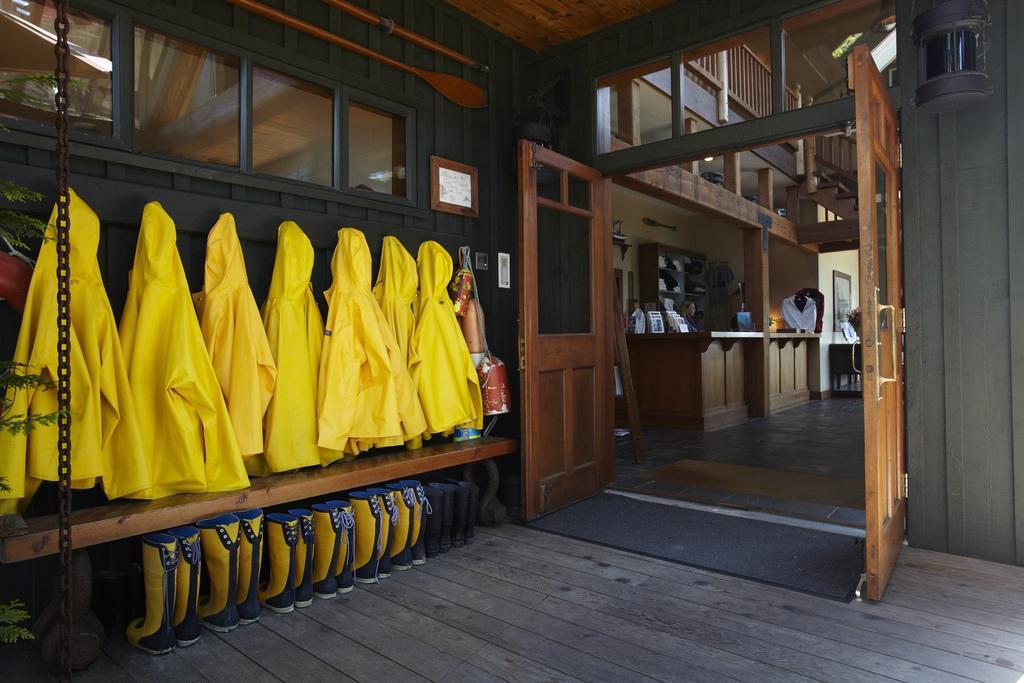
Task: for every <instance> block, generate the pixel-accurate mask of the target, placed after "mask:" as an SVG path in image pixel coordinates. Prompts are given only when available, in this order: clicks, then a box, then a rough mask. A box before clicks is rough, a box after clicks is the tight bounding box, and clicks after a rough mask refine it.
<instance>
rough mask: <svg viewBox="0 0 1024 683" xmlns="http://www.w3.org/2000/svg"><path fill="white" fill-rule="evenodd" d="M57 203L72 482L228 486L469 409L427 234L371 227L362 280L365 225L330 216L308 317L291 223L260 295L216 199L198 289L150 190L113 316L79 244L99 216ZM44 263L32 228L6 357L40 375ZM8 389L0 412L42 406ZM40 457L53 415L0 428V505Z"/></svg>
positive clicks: (434, 429) (22, 492)
mask: <svg viewBox="0 0 1024 683" xmlns="http://www.w3.org/2000/svg"><path fill="white" fill-rule="evenodd" d="M70 208H71V230H70V239H71V272H72V304H71V317H72V371H71V377H72V410H71V412H72V473H73V477H74V480H73V484H72V485H73V486H74V487H75V488H91V487H92V486H95V485H96V483H97V482H102V484H103V488H104V491H105V493H106V495H107V497H108V498H111V499H113V498H119V497H131V498H158V497H161V496H165V495H169V494H172V493H182V492H205V491H230V490H235V489H240V488H245V487H247V486H248V485H249V480H248V476H247V475H266V474H269V473H271V472H279V471H285V470H292V469H296V468H300V467H306V466H310V465H317V464H319V465H327V464H329V463H331V462H333V461H335V460H337V459H339V458H342V457H346V456H353V455H355V454H357V453H360V452H362V451H365V450H367V449H369V448H373V447H378V446H394V445H400V444H402V443H403V442H404V443H406V444H407V445H409V446H410V447H415V446H416V445H418V444H419V443H420V441H421V439H422V438H424V437H429V436H430V435H432V434H441V433H444V434H446V433H449V432H451V431H452V430H453V429H454V428H455V427H457V426H460V425H466V426H474V427H477V428H479V427H480V426H481V423H482V419H483V418H482V414H483V412H482V408H481V403H480V389H479V384H478V380H477V375H476V371H475V368H474V367H473V363H472V361H471V359H470V356H469V352H468V349H467V348H466V344H465V340H464V339H463V337H462V333H461V330H460V328H459V326H458V323H457V321H456V318H455V315H454V311H453V308H452V306H451V302H450V300H449V299H448V298H447V293H446V286H447V283H448V279H449V278H450V276H451V272H452V260H451V257H450V256H449V255H448V253H447V252H446V251H445V250H444V248H443V247H441V246H440V245H438V244H436V243H434V242H426V243H424V244H423V245H422V246H421V247H420V251H419V255H418V256H419V258H418V262H417V261H413V259H412V256H410V255H409V253H408V252H407V251H406V250H405V249H404V248H403V247H402V245H401V243H400V242H399V241H398V240H396V239H395V238H392V237H387V238H385V241H384V248H383V253H382V257H381V266H380V271H379V273H378V277H377V284H376V286H375V287H374V288H373V289H372V290H371V286H370V284H371V271H372V261H371V256H370V251H369V247H368V245H367V243H366V239H365V237H364V236H363V234H362V233H361V232H359V231H358V230H355V229H352V228H343V229H342V230H340V231H339V232H338V245H337V247H336V249H335V252H334V256H333V258H332V261H331V269H332V274H333V278H334V281H333V284H332V286H331V288H330V289H329V290H328V291H327V292H326V293H325V295H326V297H327V301H328V320H327V323H326V326H325V324H324V321H323V320H322V318H321V315H320V311H319V309H318V308H317V306H316V301H315V299H314V297H313V291H312V286H311V284H310V276H311V274H312V269H313V247H312V244H311V243H310V241H309V239H308V238H307V237H306V235H305V234H304V233H303V232H302V230H301V229H300V228H299V226H298V225H296V224H295V223H293V222H290V221H286V222H284V223H282V224H281V226H280V227H279V228H278V244H277V255H276V258H275V263H274V271H273V275H272V278H271V283H270V290H269V293H268V296H267V300H266V302H265V304H264V306H263V309H262V311H260V310H259V309H258V308H257V306H256V303H255V300H254V299H253V296H252V291H251V289H250V287H249V283H248V278H247V276H246V272H245V263H244V260H243V257H242V251H241V244H240V242H239V240H238V235H237V233H236V230H235V224H234V218H233V217H232V216H231V215H230V214H224V215H222V216H221V217H220V219H219V220H218V221H217V224H216V225H215V226H214V227H213V229H212V230H211V231H210V234H209V237H208V241H207V260H206V270H205V274H204V283H203V290H202V291H201V292H199V293H197V294H195V295H194V296H192V295H190V293H189V291H188V284H187V281H186V279H185V273H184V269H183V267H182V264H181V260H180V258H179V256H178V251H177V246H176V233H175V228H174V222H173V221H172V220H171V218H170V216H169V215H168V214H167V213H166V212H165V211H164V209H163V207H161V206H160V204H159V203H157V202H150V203H149V204H147V205H146V207H145V208H144V210H143V216H142V225H141V228H140V232H139V240H138V245H137V248H136V254H135V264H134V267H133V270H132V272H131V275H130V279H129V287H128V297H127V300H126V303H125V310H124V313H123V314H122V317H121V322H120V327H119V329H118V327H117V326H116V325H115V323H114V318H113V314H112V312H111V308H110V304H109V301H108V300H107V296H106V292H105V291H104V289H103V283H102V279H101V278H100V273H99V266H98V263H97V260H96V249H97V247H98V243H99V220H98V218H97V217H96V214H95V213H93V211H92V210H91V209H90V208H89V207H88V205H86V204H85V202H84V201H82V199H81V198H79V197H78V196H77V195H76V194H74V193H73V192H72V195H71V207H70ZM53 222H54V219H53V218H51V221H50V223H51V225H52V224H53ZM55 264H56V248H55V245H54V242H53V241H52V240H51V241H47V242H44V244H43V247H42V249H41V251H40V255H39V260H38V262H37V267H36V270H35V273H34V274H33V278H32V283H31V286H30V289H29V294H28V302H27V304H26V308H25V316H24V319H23V322H22V327H21V330H20V334H19V337H18V344H17V348H16V351H15V358H14V360H15V362H17V363H22V364H25V366H27V367H29V368H31V369H32V371H33V372H38V373H39V374H42V375H43V376H44V377H47V378H50V379H54V378H56V343H55V337H56V323H55V321H56V310H55V309H56V305H55V301H56V296H55V292H56V276H55V270H56V268H55ZM417 267H418V271H419V272H418V273H417ZM417 285H418V289H417ZM417 291H418V296H417ZM197 313H198V317H197ZM119 337H120V339H119ZM8 399H9V400H11V401H12V405H11V410H10V416H12V417H15V416H19V415H41V414H47V413H51V412H53V411H54V410H56V403H57V400H56V392H55V391H54V390H52V389H35V390H23V391H18V392H14V393H13V394H12V395H10V396H9V397H8ZM56 460H57V455H56V429H55V428H54V427H37V428H36V429H34V430H32V431H31V432H29V433H28V434H24V433H20V434H12V433H8V432H2V433H0V473H2V474H4V476H6V477H7V478H8V481H9V484H10V485H11V487H12V491H11V492H10V493H4V494H0V513H4V512H13V511H15V510H17V509H23V508H24V506H25V505H27V503H28V501H29V500H30V499H31V497H32V495H33V493H34V492H35V490H36V489H37V488H38V486H39V484H40V482H42V481H46V480H48V481H54V480H56V478H57V471H56V469H57V468H56Z"/></svg>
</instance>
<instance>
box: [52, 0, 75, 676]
mask: <svg viewBox="0 0 1024 683" xmlns="http://www.w3.org/2000/svg"><path fill="white" fill-rule="evenodd" d="M54 4H55V6H56V10H57V15H56V18H55V19H54V22H53V29H54V33H55V34H56V35H57V43H56V46H55V48H54V51H55V53H56V56H57V68H56V72H55V74H54V75H55V78H56V81H57V83H56V86H57V88H56V94H55V95H54V105H55V109H56V112H57V121H56V125H57V224H56V225H55V226H54V228H55V231H56V233H57V234H56V237H57V405H58V409H59V410H60V413H59V414H58V416H57V501H58V510H57V517H58V530H59V537H58V547H59V551H60V676H61V679H62V680H66V681H70V680H71V620H72V614H71V317H70V316H71V314H70V309H71V260H70V256H71V242H70V235H69V229H70V222H71V221H70V216H69V204H70V194H69V191H68V162H69V150H68V21H69V20H68V0H55V2H54Z"/></svg>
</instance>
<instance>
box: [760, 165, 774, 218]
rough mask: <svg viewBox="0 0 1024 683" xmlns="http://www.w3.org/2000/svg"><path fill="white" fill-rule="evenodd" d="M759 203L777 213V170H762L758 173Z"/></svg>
mask: <svg viewBox="0 0 1024 683" xmlns="http://www.w3.org/2000/svg"><path fill="white" fill-rule="evenodd" d="M757 203H758V204H760V205H761V206H763V207H764V208H766V209H768V210H769V211H775V170H774V169H772V168H762V169H760V170H759V171H758V172H757Z"/></svg>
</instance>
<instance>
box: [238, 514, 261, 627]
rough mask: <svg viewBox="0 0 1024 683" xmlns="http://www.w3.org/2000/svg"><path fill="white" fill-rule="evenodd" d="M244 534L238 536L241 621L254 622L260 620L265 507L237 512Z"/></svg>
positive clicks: (239, 613)
mask: <svg viewBox="0 0 1024 683" xmlns="http://www.w3.org/2000/svg"><path fill="white" fill-rule="evenodd" d="M235 516H237V517H238V521H239V525H240V527H241V529H242V533H241V534H240V535H239V537H238V591H237V592H236V593H235V604H237V605H238V622H239V623H240V624H253V623H255V622H257V621H259V619H260V596H259V588H260V564H261V563H262V562H263V544H262V541H263V510H260V509H259V508H253V509H252V510H245V511H244V512H236V513H235Z"/></svg>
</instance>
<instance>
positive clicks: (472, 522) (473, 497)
mask: <svg viewBox="0 0 1024 683" xmlns="http://www.w3.org/2000/svg"><path fill="white" fill-rule="evenodd" d="M462 485H463V486H465V487H466V488H467V489H468V490H469V514H468V515H466V531H465V537H466V545H469V544H470V543H472V542H473V536H474V535H475V528H476V519H477V516H478V515H479V514H480V487H479V486H477V485H476V484H474V483H473V482H471V481H464V482H462Z"/></svg>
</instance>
